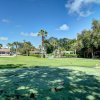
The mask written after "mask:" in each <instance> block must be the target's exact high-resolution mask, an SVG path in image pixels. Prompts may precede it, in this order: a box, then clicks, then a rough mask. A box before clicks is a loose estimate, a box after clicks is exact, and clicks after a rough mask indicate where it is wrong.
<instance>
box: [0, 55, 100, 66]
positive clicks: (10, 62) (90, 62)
mask: <svg viewBox="0 0 100 100" xmlns="http://www.w3.org/2000/svg"><path fill="white" fill-rule="evenodd" d="M6 65H7V66H8V67H34V66H48V67H62V66H79V67H95V66H100V60H97V59H84V58H36V57H31V56H29V57H28V56H18V57H12V58H10V57H9V58H7V57H6V58H0V68H1V67H2V68H4V67H7V66H6ZM14 65H15V66H14Z"/></svg>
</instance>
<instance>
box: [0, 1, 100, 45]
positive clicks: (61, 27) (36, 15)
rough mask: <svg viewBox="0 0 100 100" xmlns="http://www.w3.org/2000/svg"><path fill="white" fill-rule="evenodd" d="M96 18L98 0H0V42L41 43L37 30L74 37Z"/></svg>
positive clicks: (98, 13)
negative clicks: (24, 41)
mask: <svg viewBox="0 0 100 100" xmlns="http://www.w3.org/2000/svg"><path fill="white" fill-rule="evenodd" d="M93 19H98V20H100V0H0V43H2V44H3V45H6V44H7V43H8V42H13V41H23V40H26V41H30V42H32V44H33V45H34V46H36V47H38V45H39V44H41V38H40V37H38V36H37V33H38V32H39V30H40V29H45V30H46V31H47V32H48V37H52V36H54V37H57V38H64V37H65V38H76V35H77V33H78V32H81V31H82V30H83V29H90V28H91V22H92V20H93Z"/></svg>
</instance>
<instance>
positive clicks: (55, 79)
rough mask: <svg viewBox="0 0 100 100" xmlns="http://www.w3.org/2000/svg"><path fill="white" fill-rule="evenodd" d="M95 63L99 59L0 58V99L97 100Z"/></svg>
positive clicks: (99, 77) (99, 78)
mask: <svg viewBox="0 0 100 100" xmlns="http://www.w3.org/2000/svg"><path fill="white" fill-rule="evenodd" d="M96 64H98V65H100V60H92V59H79V58H77V59H76V58H65V59H41V58H34V57H22V56H19V57H15V58H0V68H2V69H0V100H100V69H96V68H95V66H96ZM8 67H12V68H14V69H7V68H8ZM16 67H17V68H16ZM22 67H29V68H22ZM3 68H5V69H3Z"/></svg>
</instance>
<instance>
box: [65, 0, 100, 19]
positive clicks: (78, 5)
mask: <svg viewBox="0 0 100 100" xmlns="http://www.w3.org/2000/svg"><path fill="white" fill-rule="evenodd" d="M90 4H100V0H69V1H68V2H67V4H66V5H65V7H66V8H68V10H69V13H76V14H78V15H79V16H82V17H87V16H89V15H91V14H92V13H93V11H91V10H90V9H89V8H87V9H86V10H85V11H84V10H83V7H86V6H89V5H90Z"/></svg>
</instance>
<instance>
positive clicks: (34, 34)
mask: <svg viewBox="0 0 100 100" xmlns="http://www.w3.org/2000/svg"><path fill="white" fill-rule="evenodd" d="M30 36H33V37H35V36H38V33H33V32H31V33H30Z"/></svg>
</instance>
